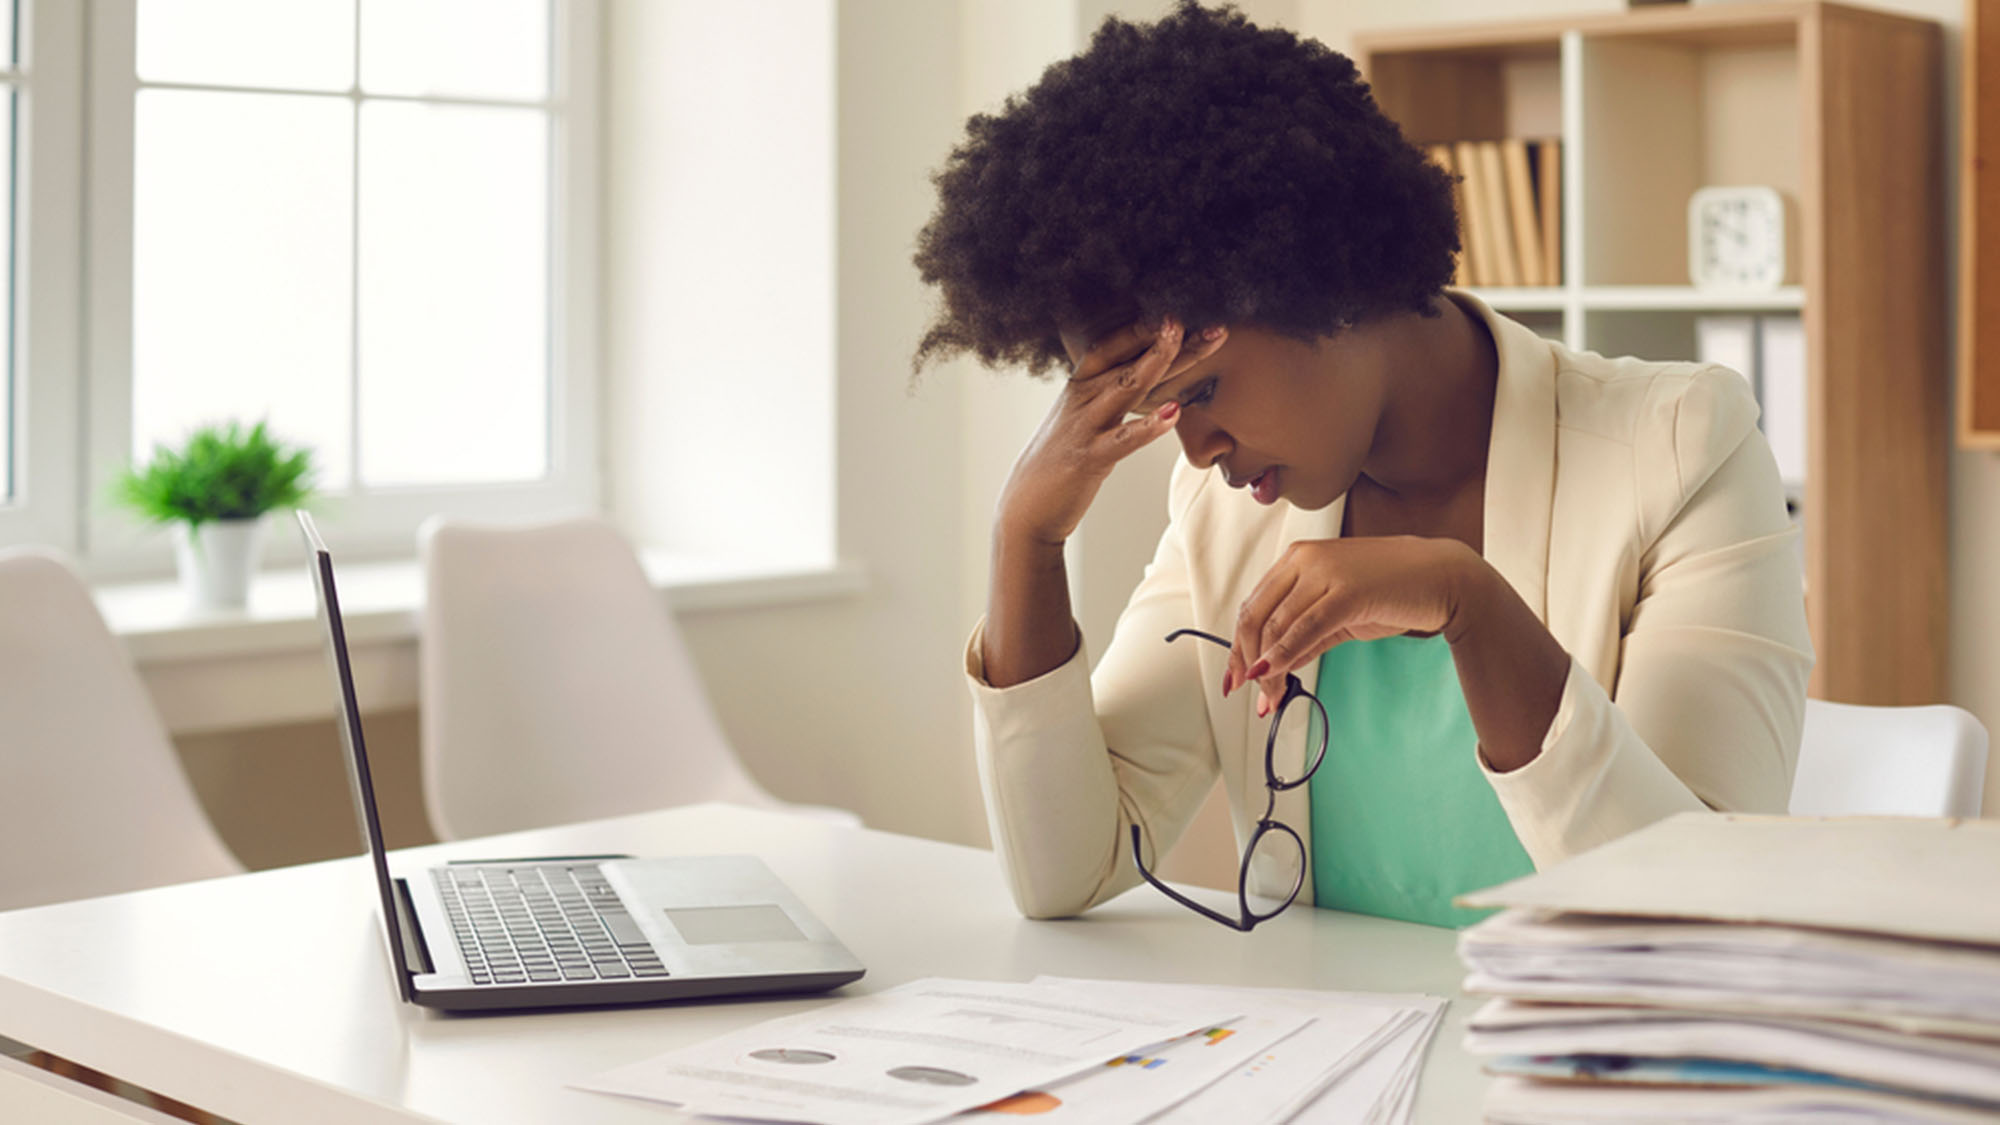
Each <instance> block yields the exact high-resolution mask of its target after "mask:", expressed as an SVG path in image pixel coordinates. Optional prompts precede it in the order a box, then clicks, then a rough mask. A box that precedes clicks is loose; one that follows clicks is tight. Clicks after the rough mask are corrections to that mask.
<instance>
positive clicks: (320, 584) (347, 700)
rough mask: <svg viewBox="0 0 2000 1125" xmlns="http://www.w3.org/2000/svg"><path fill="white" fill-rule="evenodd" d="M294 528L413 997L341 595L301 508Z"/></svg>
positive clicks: (390, 924)
mask: <svg viewBox="0 0 2000 1125" xmlns="http://www.w3.org/2000/svg"><path fill="white" fill-rule="evenodd" d="M293 514H294V515H296V516H298V518H299V533H300V534H301V535H303V536H304V537H305V541H306V554H307V555H308V556H309V557H310V562H309V564H308V569H310V570H311V571H312V579H313V592H314V593H316V594H317V595H318V602H319V624H320V631H321V632H322V633H324V634H325V635H326V655H327V662H328V663H329V664H330V665H332V667H333V678H334V686H335V688H336V689H337V690H336V693H337V694H338V696H339V700H338V704H339V706H338V707H337V708H336V714H337V715H338V718H339V723H340V741H341V745H343V746H345V747H346V748H347V782H348V786H349V787H350V788H351V789H352V790H353V793H354V815H355V817H356V819H358V820H359V821H360V822H361V838H362V843H364V844H366V845H367V847H368V854H369V856H370V858H371V860H372V861H373V863H374V865H375V882H376V885H377V886H378V887H380V888H381V892H382V936H383V937H384V938H386V939H387V940H388V943H389V957H390V959H391V960H393V961H394V962H395V964H396V989H397V991H398V992H400V993H401V994H402V997H403V999H404V1000H413V999H415V990H414V989H412V988H411V986H410V964H409V959H408V958H406V957H405V956H404V955H403V928H402V926H401V924H400V922H399V916H398V914H397V912H396V891H395V887H394V885H393V884H391V883H390V881H389V859H388V855H387V854H386V853H385V852H384V850H383V848H382V824H381V821H380V819H379V818H378V817H377V816H376V813H375V786H374V783H373V782H372V781H370V780H369V776H368V750H367V747H366V746H365V745H364V744H363V742H362V738H361V708H360V706H359V705H357V704H356V703H355V700H354V670H353V669H352V668H351V667H349V665H348V661H347V630H346V629H345V628H344V627H343V626H342V624H341V620H340V597H339V595H338V594H337V593H336V592H335V590H334V587H333V556H332V555H331V554H328V553H327V549H326V543H325V542H323V541H322V540H321V539H320V537H319V528H317V527H315V526H313V519H312V516H311V515H310V514H308V513H306V512H304V511H297V512H294V513H293Z"/></svg>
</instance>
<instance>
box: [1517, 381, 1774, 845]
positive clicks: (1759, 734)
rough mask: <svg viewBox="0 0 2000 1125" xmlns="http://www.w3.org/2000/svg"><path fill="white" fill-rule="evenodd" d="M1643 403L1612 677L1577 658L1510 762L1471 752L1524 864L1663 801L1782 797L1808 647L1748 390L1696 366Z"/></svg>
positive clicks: (1722, 802) (1697, 805)
mask: <svg viewBox="0 0 2000 1125" xmlns="http://www.w3.org/2000/svg"><path fill="white" fill-rule="evenodd" d="M1653 409H1654V410H1655V411H1656V412H1657V413H1659V414H1661V415H1663V416H1665V418H1666V420H1667V424H1661V425H1655V426H1649V427H1643V428H1642V430H1641V433H1640V436H1639V438H1638V439H1637V441H1636V442H1635V446H1634V457H1635V464H1636V466H1637V467H1638V468H1639V469H1640V470H1641V471H1639V472H1638V473H1636V474H1635V487H1636V488H1637V489H1638V490H1639V492H1640V496H1639V504H1638V510H1639V511H1640V512H1641V513H1642V515H1641V520H1642V523H1647V522H1651V523H1654V524H1655V525H1656V526H1651V527H1648V526H1642V527H1641V528H1640V529H1639V533H1640V537H1641V538H1640V542H1642V543H1643V544H1645V549H1644V552H1643V554H1642V556H1641V559H1640V565H1639V590H1638V598H1637V602H1636V604H1635V605H1634V607H1633V610H1632V612H1631V615H1630V617H1629V620H1628V623H1627V625H1626V626H1625V629H1624V636H1623V638H1622V641H1621V644H1620V650H1619V662H1618V672H1617V675H1616V681H1615V683H1614V684H1613V685H1612V686H1611V690H1609V691H1607V690H1606V688H1605V686H1604V685H1602V684H1600V683H1598V681H1597V680H1596V679H1595V678H1593V677H1592V676H1591V675H1590V673H1589V672H1588V671H1586V670H1585V669H1584V667H1583V666H1582V665H1581V664H1580V663H1578V662H1577V661H1576V660H1575V659H1574V658H1572V659H1571V661H1570V670H1569V678H1568V680H1567V681H1566V682H1565V684H1564V687H1563V695H1562V702H1561V704H1560V705H1559V707H1558V709H1557V712H1556V717H1555V720H1554V722H1552V723H1551V724H1550V727H1549V731H1548V734H1547V736H1546V737H1545V739H1544V741H1543V744H1542V752H1541V754H1540V755H1539V756H1538V757H1536V758H1535V759H1534V760H1533V761H1530V762H1529V763H1528V764H1527V765H1524V766H1522V767H1520V768H1519V769H1516V770H1512V771H1509V772H1507V773H1497V772H1494V771H1493V770H1491V769H1487V768H1486V765H1485V763H1484V761H1482V762H1481V768H1482V769H1485V770H1486V774H1487V777H1488V779H1489V781H1490V782H1491V783H1492V785H1493V789H1494V791H1495V792H1496V793H1497V794H1498V795H1499V798H1500V803H1501V805H1502V807H1503V808H1505V810H1506V812H1507V815H1508V818H1509V819H1510V820H1511V821H1512V823H1513V825H1514V829H1515V832H1516V834H1517V835H1518V836H1519V837H1520V839H1521V843H1522V845H1523V847H1524V848H1525V849H1526V850H1527V852H1528V855H1529V856H1530V857H1531V858H1532V859H1533V860H1534V861H1535V865H1536V866H1537V867H1547V866H1548V865H1550V864H1552V863H1555V862H1558V861H1560V860H1562V859H1565V858H1567V857H1569V856H1571V855H1575V854H1577V853H1578V852H1582V851H1586V850H1588V849H1590V848H1593V847H1596V846H1597V845H1599V844H1602V843H1605V842H1608V841H1610V840H1613V839H1616V838H1617V837H1619V836H1622V835H1624V834H1626V833H1628V832H1631V831H1632V830H1634V829H1637V828H1640V827H1642V826H1644V825H1646V824H1649V823H1651V822H1652V821H1655V820H1659V819H1662V818H1664V817H1666V816H1669V815H1672V814H1673V813H1676V812H1682V811H1686V810H1699V809H1703V808H1708V809H1717V810H1725V811H1746V812H1777V813H1781V812H1783V811H1784V810H1785V806H1786V802H1787V800H1788V798H1789V795H1790V791H1791V782H1792V771H1793V766H1794V764H1795V763H1796V761H1797V759H1798V749H1799V736H1800V731H1801V728H1802V726H1803V724H1804V721H1805V697H1806V677H1807V674H1808V673H1809V672H1810V671H1811V669H1812V659H1813V658H1812V642H1811V640H1810V638H1809V636H1808V634H1807V631H1806V619H1805V593H1804V580H1803V576H1802V573H1801V562H1800V554H1799V545H1798V538H1799V531H1798V529H1797V528H1796V527H1794V526H1793V525H1792V524H1791V522H1790V520H1789V519H1788V518H1787V516H1786V514H1785V510H1784V493H1783V489H1782V486H1781V484H1780V482H1779V479H1778V471H1777V465H1776V463H1775V462H1774V461H1773V459H1772V457H1771V451H1770V447H1769V446H1768V445H1767V444H1766V443H1765V441H1764V437H1763V434H1762V433H1761V432H1759V430H1758V429H1757V426H1756V414H1757V407H1756V403H1755V401H1754V400H1753V399H1752V398H1751V397H1750V395H1749V393H1748V389H1747V388H1745V387H1743V386H1742V380H1741V379H1740V378H1738V377H1737V376H1736V375H1734V374H1733V373H1730V372H1727V371H1722V370H1719V369H1702V370H1699V371H1697V372H1696V373H1695V375H1694V377H1693V379H1692V380H1691V381H1689V382H1687V383H1686V384H1684V386H1683V390H1682V391H1681V393H1679V394H1678V395H1674V396H1670V397H1663V398H1662V399H1661V400H1660V401H1659V402H1656V403H1654V404H1653ZM1649 443H1650V446H1651V447H1650V448H1649ZM1649 513H1650V514H1651V515H1650V516H1649V515H1648V514H1649Z"/></svg>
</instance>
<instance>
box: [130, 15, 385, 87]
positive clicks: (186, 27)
mask: <svg viewBox="0 0 2000 1125" xmlns="http://www.w3.org/2000/svg"><path fill="white" fill-rule="evenodd" d="M138 37H139V42H138V66H139V80H140V81H142V82H188V83H195V84H199V85H204V86H266V87H276V88H278V89H284V90H345V89H348V88H349V87H351V86H353V84H354V0H139V27H138Z"/></svg>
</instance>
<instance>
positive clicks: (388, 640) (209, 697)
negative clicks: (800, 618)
mask: <svg viewBox="0 0 2000 1125" xmlns="http://www.w3.org/2000/svg"><path fill="white" fill-rule="evenodd" d="M640 556H641V561H642V562H643V564H644V565H645V568H646V573H647V575H648V577H650V578H651V579H652V581H653V584H654V586H656V587H657V588H658V589H659V590H660V592H661V594H662V596H663V597H664V598H665V600H666V604H667V605H668V606H669V607H671V608H672V609H674V610H675V611H676V612H678V613H681V614H684V615H685V614H697V613H702V612H706V611H711V610H724V609H749V608H760V607H764V606H774V605H783V604H788V603H795V602H802V601H814V600H820V599H825V598H837V597H845V596H850V595H853V594H857V593H859V592H861V591H862V590H864V589H865V588H866V587H867V576H866V574H865V573H864V572H863V571H862V569H861V567H860V566H859V565H858V564H856V563H852V562H837V563H834V564H831V565H829V566H821V567H813V566H802V565H798V564H787V565H772V564H770V563H762V564H755V563H745V562H741V561H727V560H716V559H700V558H690V557H687V556H675V555H672V554H670V553H668V552H665V551H654V550H643V551H641V552H640ZM338 579H339V582H340V603H341V619H342V623H343V624H344V625H345V626H346V630H347V640H348V646H349V651H350V654H351V656H352V657H353V662H354V665H355V668H354V671H355V690H356V692H357V694H358V695H359V696H360V701H361V705H362V708H363V709H364V710H384V709H391V708H396V707H407V706H414V705H415V703H416V698H417V692H416V639H417V620H418V610H419V608H420V606H421V604H422V601H423V576H422V574H421V572H420V571H419V569H418V566H417V563H416V561H415V560H403V561H391V562H372V563H348V564H342V565H341V566H340V569H339V572H338ZM96 597H97V605H98V609H99V611H100V612H102V613H103V614H104V619H105V622H106V623H107V624H108V625H109V626H110V627H111V631H112V633H114V634H115V635H117V636H118V637H119V638H120V639H121V640H123V641H124V642H125V646H126V649H127V651H129V652H130V653H131V655H132V660H133V662H134V663H135V664H137V665H138V666H139V671H140V674H141V675H142V676H143V677H144V678H145V680H146V682H147V686H148V687H149V688H150V689H151V690H152V693H153V697H154V702H155V703H156V704H157V705H158V707H159V709H160V714H161V717H162V719H164V720H165V722H166V724H167V728H168V730H170V731H171V732H173V733H175V734H186V733H197V732H208V731H216V730H229V729H239V728H243V727H252V726H268V725H274V724H277V723H285V722H301V721H308V720H313V719H320V718H329V717H331V716H332V714H333V701H332V697H331V685H330V683H329V681H328V679H327V675H328V674H327V670H326V666H325V659H326V658H325V656H324V653H323V649H322V646H323V644H324V642H323V641H322V639H321V636H320V628H319V621H318V614H317V611H316V608H315V601H314V597H313V590H312V582H311V579H310V578H309V576H308V575H307V572H306V571H305V570H304V569H296V570H274V571H269V572H265V573H262V574H259V575H258V576H257V577H256V579H255V580H254V581H253V584H252V587H251V592H250V605H249V608H247V609H243V610H230V611H224V612H216V613H206V614H196V613H192V612H190V611H189V610H188V608H187V604H186V599H185V598H184V596H183V595H182V593H181V590H180V587H179V585H178V584H177V583H175V582H171V581H168V582H139V583H116V584H111V583H107V584H103V585H99V586H98V587H97V588H96Z"/></svg>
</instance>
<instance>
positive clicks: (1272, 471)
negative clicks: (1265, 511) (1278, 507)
mask: <svg viewBox="0 0 2000 1125" xmlns="http://www.w3.org/2000/svg"><path fill="white" fill-rule="evenodd" d="M1250 495H1252V496H1255V497H1256V498H1257V502H1258V503H1259V504H1275V503H1277V501H1278V469H1277V466H1275V465H1274V466H1272V467H1271V468H1268V469H1265V470H1264V471H1263V472H1261V473H1258V474H1257V479H1256V480H1253V481H1251V482H1250Z"/></svg>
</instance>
